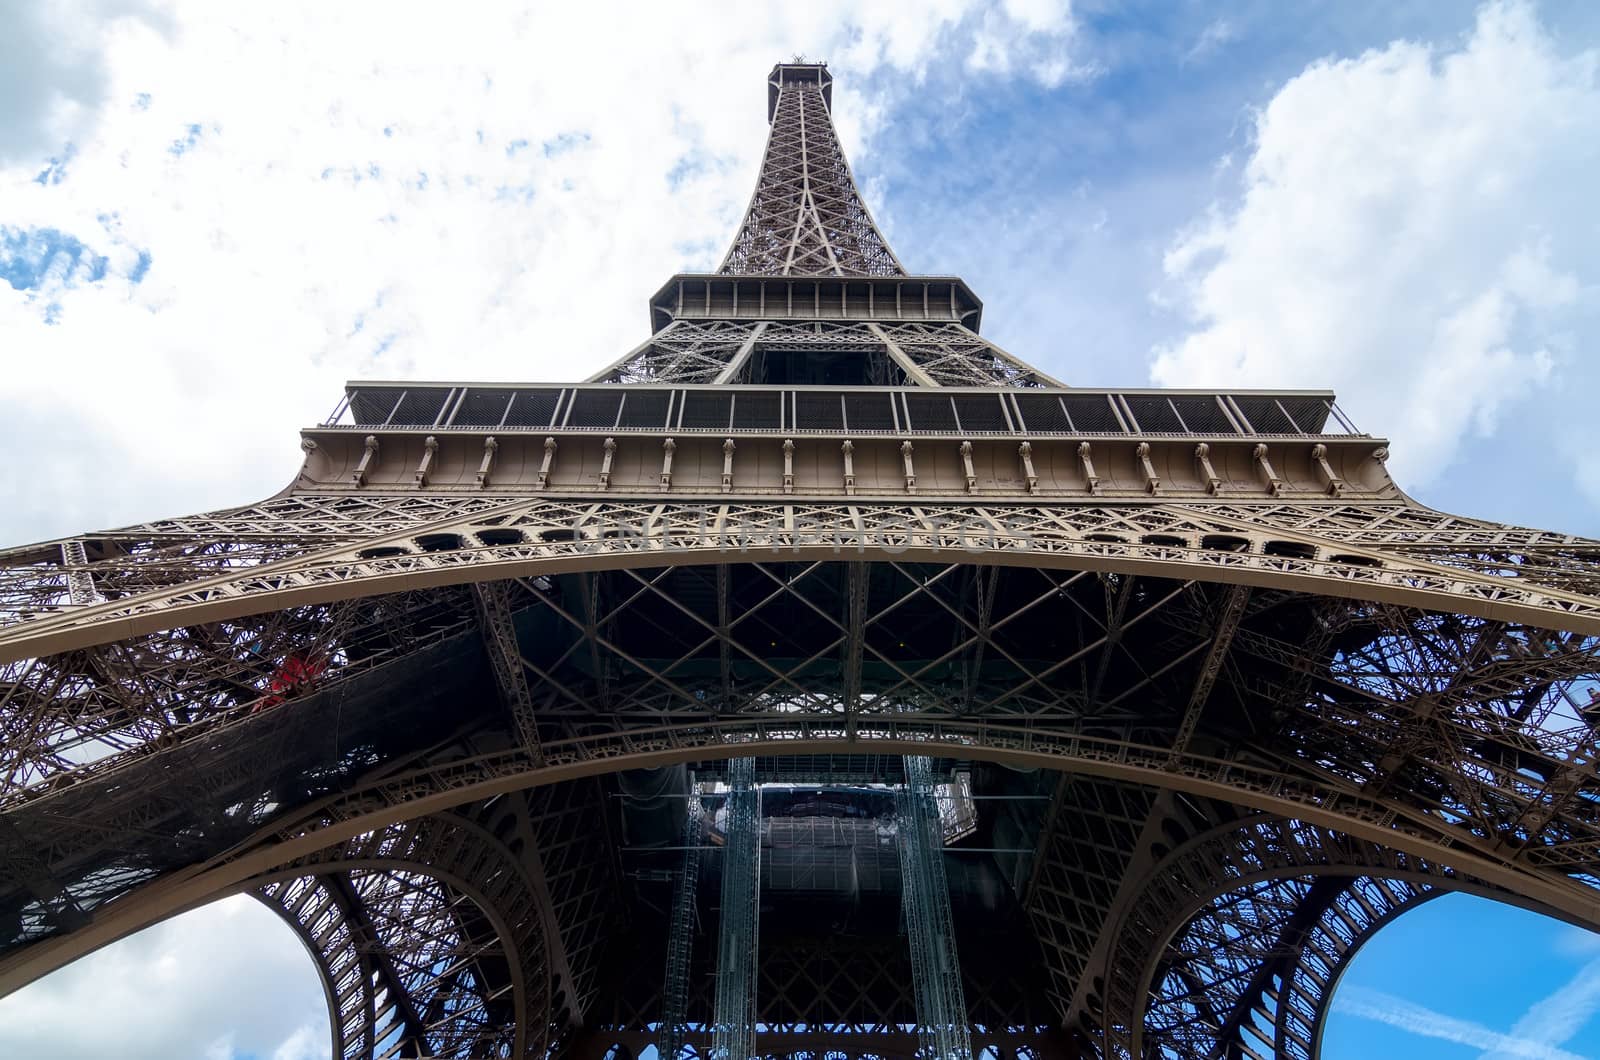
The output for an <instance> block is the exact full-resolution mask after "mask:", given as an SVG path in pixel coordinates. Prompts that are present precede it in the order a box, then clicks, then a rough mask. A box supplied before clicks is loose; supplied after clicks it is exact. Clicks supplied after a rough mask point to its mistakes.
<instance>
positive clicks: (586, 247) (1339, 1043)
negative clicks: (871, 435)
mask: <svg viewBox="0 0 1600 1060" xmlns="http://www.w3.org/2000/svg"><path fill="white" fill-rule="evenodd" d="M699 28H700V32H697V33H696V34H694V35H693V36H686V35H684V33H683V29H684V24H683V22H682V20H681V18H680V17H679V16H678V15H677V14H675V13H674V12H672V11H670V10H667V9H666V5H657V6H652V7H650V8H641V7H637V6H635V7H629V8H627V9H626V12H625V14H624V10H623V9H622V8H612V7H611V6H609V5H607V4H604V3H594V4H585V5H563V6H562V7H561V8H551V9H548V10H546V9H525V8H523V7H522V6H520V5H491V4H484V5H473V7H472V9H471V10H470V11H467V12H464V13H453V14H452V15H451V17H450V18H449V19H443V18H432V19H429V20H426V21H424V20H421V19H417V18H410V17H406V16H403V15H396V14H395V12H394V11H393V9H392V8H390V7H387V6H384V5H377V4H367V5H363V4H355V3H352V4H344V5H325V4H319V3H314V2H311V0H284V2H282V3H277V4H273V5H258V6H257V7H256V8H253V9H252V10H251V11H250V12H249V14H248V16H244V15H236V16H235V20H234V21H221V20H219V18H218V17H217V15H216V13H215V8H214V7H213V6H212V5H208V4H205V3H203V2H201V0H66V2H63V3H60V4H56V5H48V6H46V5H26V6H18V7H7V8H5V9H4V12H3V13H0V369H3V378H4V379H5V385H3V386H0V447H3V448H4V450H5V451H6V452H7V453H8V454H11V459H8V460H6V461H0V493H3V495H4V496H6V497H7V498H8V504H7V505H6V506H5V508H4V510H3V511H0V540H3V541H6V542H20V541H26V540H36V539H40V538H45V537H49V536H54V535H57V534H64V533H70V532H74V531H77V530H82V529H86V528H90V527H102V526H111V525H117V524H122V523H128V522H133V521H137V520H141V519H147V518H154V517H158V516H163V515H172V514H176V513H180V512H189V511H196V510H202V509H205V508H210V507H221V506H225V505H230V504H237V503H242V502H246V501H249V500H254V499H258V498H259V497H262V496H265V495H267V494H270V493H272V492H275V491H276V490H277V489H279V488H281V487H282V485H283V484H284V483H285V482H286V481H288V479H289V477H290V476H291V474H292V473H293V469H294V467H295V466H296V463H297V459H298V456H299V452H298V448H297V445H296V438H295V435H294V430H295V428H296V427H298V426H300V425H302V424H305V423H310V422H313V421H315V420H317V419H319V418H321V416H322V415H324V414H325V413H326V412H327V410H328V409H329V408H330V407H331V406H332V405H333V403H334V401H335V400H336V399H337V396H338V393H339V388H340V386H341V385H342V383H343V381H344V380H345V379H347V378H353V377H388V378H393V377H413V378H435V379H451V378H473V379H520V380H533V379H572V378H577V377H580V376H582V375H584V374H587V373H588V372H589V371H592V370H594V369H596V368H598V367H599V366H601V365H603V364H605V363H608V362H609V361H611V360H613V359H614V358H615V357H616V356H617V355H618V354H619V353H620V352H621V351H622V350H625V349H627V348H629V347H631V346H632V345H634V344H635V343H636V342H637V341H638V340H639V339H640V338H641V337H642V335H643V334H644V330H645V327H646V315H645V311H644V304H645V303H644V300H645V298H646V297H647V295H648V293H649V292H650V291H653V290H654V289H655V288H656V287H657V286H659V284H660V282H661V281H662V280H663V279H664V278H665V277H666V276H668V275H670V274H671V273H673V272H675V271H680V270H684V269H705V268H710V267H712V266H714V265H715V263H716V261H717V259H718V258H719V257H720V255H721V253H722V251H723V250H724V248H725V246H726V241H727V239H728V238H729V236H730V234H731V232H732V229H733V226H734V223H735V222H736V220H737V218H738V216H739V214H740V212H741V211H742V208H743V206H744V201H745V198H746V196H747V195H748V193H749V188H750V185H751V182H752V180H753V177H754V173H755V166H756V163H757V160H758V157H759V153H760V150H761V146H762V139H763V136H764V122H763V118H764V109H763V104H764V98H765V97H764V89H763V86H762V77H763V75H764V73H765V71H766V70H767V69H768V68H769V66H770V65H771V63H772V62H773V61H775V60H778V59H787V58H789V57H791V56H793V55H795V54H804V55H806V56H808V57H811V58H823V59H827V60H829V61H830V62H831V64H832V67H833V69H834V72H835V74H836V76H837V77H838V87H837V90H836V96H835V100H836V110H837V113H838V124H839V127H840V132H841V136H842V138H843V139H844V141H845V145H846V149H847V151H848V152H849V153H850V156H851V159H852V162H853V163H854V165H855V169H856V173H857V177H858V179H859V180H860V181H861V183H862V185H863V187H864V189H865V191H866V193H867V196H868V199H869V201H870V204H871V206H872V208H873V209H874V211H875V213H876V214H877V216H878V218H879V220H880V222H881V224H882V226H883V227H884V228H885V230H886V232H887V233H888V235H889V237H890V239H891V241H892V243H893V245H894V247H895V250H896V252H897V253H898V255H899V256H900V258H901V260H902V261H904V262H906V263H907V265H908V267H910V268H911V269H913V270H916V271H924V272H930V273H950V272H953V273H957V274H959V275H961V276H963V277H964V278H965V279H966V280H967V281H968V283H969V284H970V285H971V286H972V288H973V289H974V290H975V291H976V292H977V293H978V294H979V295H980V297H982V298H983V299H984V301H985V313H984V325H985V331H986V333H987V334H989V335H990V336H992V337H994V338H995V339H996V340H997V341H999V342H1001V343H1002V344H1003V345H1004V346H1006V347H1007V348H1008V349H1009V350H1011V351H1012V352H1013V353H1015V354H1017V355H1018V356H1020V357H1023V358H1024V359H1027V360H1030V361H1033V362H1035V363H1037V364H1039V365H1040V366H1041V367H1042V368H1044V369H1046V370H1047V371H1049V372H1051V373H1052V374H1054V375H1056V376H1058V377H1059V378H1063V379H1065V380H1067V381H1068V382H1071V383H1077V384H1084V385H1126V386H1139V385H1148V384H1150V383H1152V382H1157V383H1165V384H1172V385H1205V386H1212V385H1217V386H1226V385H1238V386H1247V385H1261V386H1305V387H1331V388H1333V389H1336V390H1337V391H1338V392H1339V394H1340V397H1341V403H1342V405H1343V407H1344V408H1345V409H1346V411H1347V412H1348V413H1349V414H1350V415H1351V416H1352V417H1353V418H1354V419H1355V421H1356V422H1357V423H1358V424H1359V425H1360V426H1362V427H1363V428H1364V429H1366V430H1368V431H1370V432H1372V433H1374V434H1385V435H1388V436H1389V437H1391V439H1392V440H1393V450H1394V459H1393V461H1392V462H1391V467H1392V468H1393V469H1394V470H1395V471H1396V473H1397V475H1398V476H1399V477H1400V480H1401V482H1402V484H1403V485H1405V486H1406V488H1407V489H1408V490H1409V491H1410V492H1411V493H1412V494H1413V495H1414V496H1416V497H1418V498H1419V499H1421V500H1423V501H1424V502H1426V503H1428V504H1431V505H1433V506H1435V507H1439V508H1442V509H1446V510H1452V511H1460V512H1465V513H1469V514H1473V515H1479V516H1486V517H1490V518H1497V519H1503V520H1506V521H1511V522H1518V523H1523V524H1529V525H1536V526H1545V527H1551V528H1557V529H1563V530H1569V531H1573V532H1577V533H1584V534H1588V535H1600V460H1596V459H1595V457H1594V452H1595V449H1596V444H1597V442H1600V432H1597V431H1596V429H1595V427H1594V425H1593V424H1594V415H1593V408H1594V397H1593V395H1594V394H1595V393H1596V392H1597V391H1600V367H1597V365H1600V360H1597V359H1596V357H1595V356H1594V352H1593V350H1594V346H1595V340H1596V338H1597V336H1600V204H1597V202H1596V199H1595V196H1594V195H1593V192H1592V184H1593V181H1594V177H1593V174H1594V173H1595V172H1600V82H1597V72H1596V71H1597V65H1600V59H1597V51H1596V49H1597V48H1600V5H1594V4H1591V3H1586V2H1581V0H1572V2H1556V0H1546V2H1542V3H1533V2H1531V0H1530V2H1525V3H1516V2H1498V3H1489V4H1477V3H1473V2H1448V0H1417V2H1404V0H1400V2H1395V0H1390V2H1377V0H1342V2H1339V3H1311V2H1307V0H1235V2H1230V3H1221V4H1212V3H1205V4H1202V3H1198V2H1183V0H1127V2H1112V0H1080V2H1078V3H1075V4H1072V5H1070V6H1069V5H1065V4H1060V3H1053V2H1049V0H1010V2H1008V3H1003V4H994V5H984V4H979V3H976V2H972V0H924V2H921V3H917V4H907V5H903V6H902V5H896V4H889V3H884V4H871V5H856V4H849V3H845V2H843V0H837V2H835V0H825V2H824V0H819V2H817V3H814V4H806V5H796V4H783V5H779V6H776V7H772V8H763V7H761V6H759V5H755V4H750V5H740V6H739V8H738V9H736V10H733V9H730V10H729V11H727V12H725V13H724V15H723V16H722V17H719V18H718V19H715V20H707V24H705V25H703V26H701V27H699ZM196 947H200V948H201V949H202V950H203V953H204V955H205V956H204V960H203V961H198V960H195V959H193V957H192V954H193V953H195V952H196V949H195V948H196ZM1597 956H1600V950H1597V948H1596V946H1595V945H1594V940H1593V938H1592V937H1590V936H1587V935H1585V934H1584V933H1581V932H1577V931H1575V930H1574V929H1571V928H1568V927H1566V926H1564V925H1559V924H1553V923H1550V922H1545V921H1540V920H1539V919H1538V918H1536V917H1533V916H1531V915H1529V914H1525V913H1521V912H1518V911H1515V910H1506V909H1500V908H1496V907H1493V906H1490V905H1489V904H1487V903H1484V902H1480V901H1477V900H1472V899H1466V898H1454V897H1452V898H1444V899H1441V900H1439V901H1437V902H1434V903H1432V904H1430V905H1428V906H1425V907H1424V908H1423V909H1421V910H1420V911H1418V912H1416V913H1415V914H1412V915H1411V916H1409V917H1407V918H1405V919H1403V920H1401V921H1399V922H1398V923H1397V924H1395V925H1394V926H1393V927H1391V928H1390V929H1388V930H1387V931H1385V932H1384V933H1383V934H1382V935H1380V936H1379V938H1378V939H1377V941H1375V942H1374V943H1373V944H1372V945H1371V946H1370V947H1369V949H1368V950H1367V951H1366V952H1364V953H1363V954H1362V956H1361V957H1360V958H1359V959H1358V961H1357V962H1356V964H1355V966H1354V968H1353V969H1352V971H1351V973H1350V975H1349V977H1348V978H1347V980H1346V984H1345V988H1344V989H1345V991H1346V995H1344V996H1347V997H1348V998H1349V999H1353V1000H1350V1001H1349V1002H1348V1003H1342V1004H1341V1005H1340V1008H1339V1011H1338V1012H1336V1015H1335V1018H1334V1020H1333V1023H1332V1026H1331V1027H1330V1030H1329V1035H1328V1040H1327V1055H1328V1056H1330V1057H1337V1058H1340V1060H1345V1058H1358V1057H1369V1056H1388V1055H1405V1056H1412V1057H1440V1058H1458V1057H1467V1056H1504V1055H1518V1054H1517V1052H1516V1051H1515V1048H1517V1046H1516V1045H1515V1043H1516V1042H1522V1043H1523V1045H1524V1046H1526V1049H1531V1050H1533V1051H1532V1052H1527V1051H1526V1049H1525V1050H1524V1054H1525V1055H1547V1054H1552V1053H1554V1051H1555V1050H1565V1051H1566V1052H1567V1053H1570V1054H1572V1055H1580V1056H1600V1022H1597V1021H1596V1019H1595V1016H1594V1014H1595V1011H1596V1008H1597V1006H1600V968H1597V967H1596V966H1595V965H1594V964H1593V963H1592V962H1594V961H1595V960H1596V958H1597ZM297 962H298V963H297ZM269 968H270V969H271V972H270V974H263V970H264V969H269ZM295 969H299V970H298V971H296V970H295ZM309 976H310V969H309V965H308V964H306V963H305V959H304V957H303V955H301V954H300V953H299V952H298V950H297V949H296V944H295V943H294V942H293V940H292V939H291V938H290V937H289V936H288V935H287V933H286V932H284V931H283V929H282V928H281V927H280V926H279V925H277V924H276V923H275V922H273V921H272V919H271V918H270V916H267V915H266V914H264V913H261V912H260V911H259V910H253V909H251V908H249V906H248V905H241V904H240V903H238V902H235V903H231V904H229V905H227V906H226V907H218V908H214V909H208V910H202V911H200V912H198V913H195V914H191V917H190V918H185V919H181V920H179V921H175V922H173V923H171V924H168V925H163V926H162V927H159V928H157V929H154V930H153V931H152V932H151V933H148V934H146V935H144V936H140V937H139V938H137V939H134V940H130V941H129V942H128V943H125V944H123V945H120V946H118V947H114V948H113V949H111V950H108V951H106V952H104V953H102V954H100V955H97V956H96V957H93V958H90V959H89V960H87V961H84V962H80V964H78V965H76V966H74V967H72V968H69V969H67V970H65V971H64V972H62V973H61V974H60V975H58V976H57V977H54V978H52V979H51V980H46V981H44V982H41V983H40V984H37V985H36V986H35V987H33V988H30V990H29V991H27V992H24V993H23V994H19V995H16V996H14V997H13V998H11V999H7V1000H5V1001H0V1053H9V1054H14V1055H61V1056H98V1055H108V1054H111V1053H115V1054H117V1055H128V1056H172V1055H207V1056H215V1057H219V1058H224V1060H226V1058H230V1057H245V1056H252V1057H253V1056H260V1057H276V1058H277V1060H294V1058H296V1057H299V1056H315V1055H320V1054H319V1050H320V1049H321V1048H322V1047H323V1046H322V1043H323V1041H324V1040H325V1038H324V1021H325V1018H326V1017H325V1015H324V1014H323V1012H322V1011H321V1002H320V1000H319V999H318V997H317V993H316V990H315V984H314V983H310V986H309V987H308V985H307V984H308V982H309ZM242 983H250V984H252V988H251V989H250V990H249V991H243V990H241V989H240V984H242ZM261 991H265V992H266V993H265V994H263V993H261ZM88 998H92V999H94V1001H95V1004H96V1005H97V1006H98V1007H99V1009H100V1010H101V1011H104V1012H106V1013H108V1018H107V1019H106V1020H104V1021H101V1022H99V1023H96V1022H95V1021H84V1020H81V1019H75V1018H74V1016H73V1014H74V1013H75V1012H77V1011H80V1006H81V1005H82V1003H83V1002H84V1000H85V999H88ZM264 999H270V1002H271V1003H270V1004H268V1003H265V1001H264ZM163 1006H171V1007H170V1008H163ZM163 1013H170V1018H168V1017H167V1016H163ZM1508 1043H1510V1044H1508ZM1497 1049H1499V1050H1500V1051H1499V1052H1496V1050H1497ZM1506 1049H1512V1050H1513V1051H1511V1052H1507V1051H1506ZM1556 1055H1559V1054H1556Z"/></svg>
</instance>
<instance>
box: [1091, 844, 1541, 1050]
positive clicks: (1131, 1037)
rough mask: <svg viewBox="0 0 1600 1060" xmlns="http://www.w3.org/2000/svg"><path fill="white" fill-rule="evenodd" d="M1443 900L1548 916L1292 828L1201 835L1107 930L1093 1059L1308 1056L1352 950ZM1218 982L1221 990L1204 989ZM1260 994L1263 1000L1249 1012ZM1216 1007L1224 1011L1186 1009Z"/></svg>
mask: <svg viewBox="0 0 1600 1060" xmlns="http://www.w3.org/2000/svg"><path fill="white" fill-rule="evenodd" d="M1444 891H1460V892H1463V893H1468V894H1474V895H1477V896H1480V897H1484V898H1489V899H1491V900H1494V901H1500V902H1507V903H1510V904H1515V905H1518V906H1522V907H1524V908H1529V909H1533V910H1535V911H1538V912H1542V913H1545V914H1547V915H1557V916H1560V915H1561V914H1560V913H1559V912H1557V911H1555V910H1552V909H1551V908H1549V907H1546V906H1542V905H1540V904H1539V903H1537V902H1532V901H1529V900H1528V899H1527V898H1526V897H1524V896H1521V895H1518V894H1515V893H1510V892H1507V891H1506V890H1503V889H1501V888H1499V887H1496V886H1494V885H1492V884H1490V883H1486V882H1485V881H1484V880H1482V879H1479V878H1476V877H1474V876H1473V875H1472V874H1470V873H1463V872H1460V871H1458V870H1457V869H1456V868H1453V867H1451V866H1450V865H1448V864H1444V863H1439V862H1433V861H1430V860H1428V859H1426V858H1420V857H1416V856H1413V855H1410V854H1407V853H1405V852H1403V851H1399V850H1395V849H1392V848H1388V847H1385V846H1383V845H1381V844H1377V843H1371V842H1367V841H1363V840H1359V839H1355V838H1353V837H1350V836H1346V835H1340V834H1337V833H1334V832H1329V831H1327V830H1325V829H1322V828H1319V827H1316V826H1312V825H1309V824H1307V823H1305V822H1303V821H1294V820H1287V819H1283V818H1271V817H1259V816H1258V817H1253V818H1250V819H1247V820H1246V821H1244V822H1233V823H1229V824H1225V825H1219V826H1216V827H1213V828H1211V829H1209V830H1208V831H1205V832H1202V833H1200V834H1199V835H1196V836H1195V837H1193V838H1192V839H1190V840H1189V841H1188V842H1186V843H1184V844H1182V845H1180V846H1179V847H1177V848H1176V849H1174V850H1173V851H1171V852H1170V853H1169V854H1167V855H1166V856H1165V857H1164V858H1163V859H1162V860H1161V861H1160V862H1159V863H1158V864H1157V866H1156V867H1155V869H1154V870H1153V872H1152V873H1151V876H1150V878H1149V880H1148V881H1147V882H1146V884H1145V885H1144V887H1143V888H1142V889H1141V891H1140V893H1139V894H1138V896H1137V897H1136V898H1135V900H1134V901H1133V902H1132V903H1131V905H1130V907H1129V908H1128V909H1127V910H1126V911H1125V912H1124V914H1123V916H1122V918H1121V920H1120V921H1119V923H1118V924H1117V926H1116V930H1115V932H1114V935H1113V937H1114V938H1115V939H1116V940H1117V942H1116V946H1115V948H1114V951H1113V953H1112V954H1111V956H1110V957H1109V958H1108V959H1107V963H1106V977H1105V988H1106V989H1105V994H1104V998H1103V1000H1102V1003H1101V1004H1100V1005H1099V1006H1098V1007H1099V1013H1100V1018H1099V1029H1100V1032H1101V1033H1102V1034H1103V1035H1104V1046H1105V1049H1106V1053H1107V1055H1110V1056H1123V1057H1133V1056H1146V1055H1166V1056H1173V1057H1207V1058H1210V1057H1214V1056H1219V1055H1224V1054H1225V1053H1226V1050H1227V1049H1228V1048H1229V1047H1230V1046H1233V1047H1238V1046H1240V1045H1248V1044H1251V1043H1248V1042H1245V1041H1244V1038H1245V1037H1246V1036H1254V1037H1255V1038H1256V1042H1255V1043H1254V1044H1255V1045H1256V1046H1257V1047H1259V1046H1261V1045H1266V1046H1268V1047H1270V1048H1272V1049H1273V1050H1275V1055H1283V1056H1292V1057H1305V1058H1310V1057H1313V1056H1314V1055H1315V1049H1316V1043H1317V1041H1318V1040H1319V1037H1320V1028H1321V1023H1322V1019H1323V1017H1324V1015H1325V1012H1326V1005H1327V1000H1328V997H1329V995H1330V993H1331V990H1332V988H1333V986H1334V985H1335V984H1336V981H1337V977H1338V974H1339V972H1340V971H1341V970H1342V968H1343V967H1344V965H1345V963H1346V962H1347V961H1348V959H1349V958H1350V957H1351V956H1353V953H1354V949H1355V948H1356V947H1358V946H1359V943H1360V942H1362V941H1364V940H1365V939H1366V938H1367V937H1368V936H1369V935H1370V933H1371V932H1372V931H1375V930H1376V929H1377V927H1378V926H1380V925H1381V924H1382V923H1387V922H1388V920H1389V919H1391V918H1392V917H1393V916H1395V915H1398V913H1399V912H1400V911H1401V910H1403V909H1405V908H1408V907H1409V906H1410V905H1411V904H1412V903H1414V902H1416V901H1419V900H1423V899H1424V898H1425V897H1430V896H1432V895H1434V894H1437V893H1442V892H1444ZM1564 919H1571V918H1570V917H1564ZM1291 956H1292V959H1290V958H1291ZM1219 980H1229V982H1228V983H1227V984H1226V985H1225V986H1224V988H1222V989H1218V988H1217V982H1218V981H1219ZM1269 988H1270V989H1271V990H1273V991H1276V1001H1275V1002H1273V1003H1272V1004H1269V1005H1263V1003H1262V1000H1263V996H1264V995H1265V994H1266V993H1267V992H1268V990H1269ZM1202 995H1204V998H1203V1000H1201V1001H1197V998H1200V997H1201V996H1202ZM1219 1000H1220V1001H1222V1002H1224V1003H1225V1004H1227V1005H1228V1006H1229V1007H1228V1010H1227V1011H1220V1010H1213V1009H1211V1008H1207V1010H1206V1011H1197V1010H1196V1009H1195V1007H1194V1006H1195V1005H1196V1004H1201V1005H1204V1006H1215V1005H1216V1003H1217V1002H1218V1001H1219ZM1268 1039H1270V1040H1268Z"/></svg>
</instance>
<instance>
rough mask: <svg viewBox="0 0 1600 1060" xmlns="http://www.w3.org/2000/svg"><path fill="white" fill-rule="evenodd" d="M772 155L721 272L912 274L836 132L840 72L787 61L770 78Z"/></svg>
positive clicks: (764, 164)
mask: <svg viewBox="0 0 1600 1060" xmlns="http://www.w3.org/2000/svg"><path fill="white" fill-rule="evenodd" d="M767 122H768V124H769V125H770V131H769V132H768V134H767V150H766V155H765V156H764V157H763V159H762V162H761V176H760V177H759V178H758V179H757V181H756V190H755V193H754V194H753V195H751V196H750V207H749V209H747V210H746V211H745V215H744V220H743V221H742V222H740V224H739V231H738V232H737V233H736V234H735V236H734V238H733V246H732V247H730V248H729V249H728V256H727V257H726V258H724V259H723V261H722V267H721V268H720V269H719V270H718V271H719V272H722V273H726V274H733V275H740V276H904V275H905V274H906V271H905V269H904V268H902V267H901V265H900V261H899V259H898V258H896V257H895V256H894V251H892V250H890V249H889V244H888V242H887V241H886V240H885V239H884V238H883V233H881V232H879V231H878V226H877V225H876V224H874V223H873V221H872V214H871V213H869V212H868V210H867V206H866V203H864V202H862V200H861V192H860V191H859V190H858V189H857V188H856V182H855V178H854V177H853V176H852V175H851V173H850V163H848V162H847V161H845V157H844V150H843V149H842V148H840V146H839V137H838V136H837V134H835V132H834V130H833V75H832V74H830V73H828V68H827V66H826V64H823V63H779V64H778V65H777V66H774V67H773V68H772V73H771V74H769V75H768V76H767Z"/></svg>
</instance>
